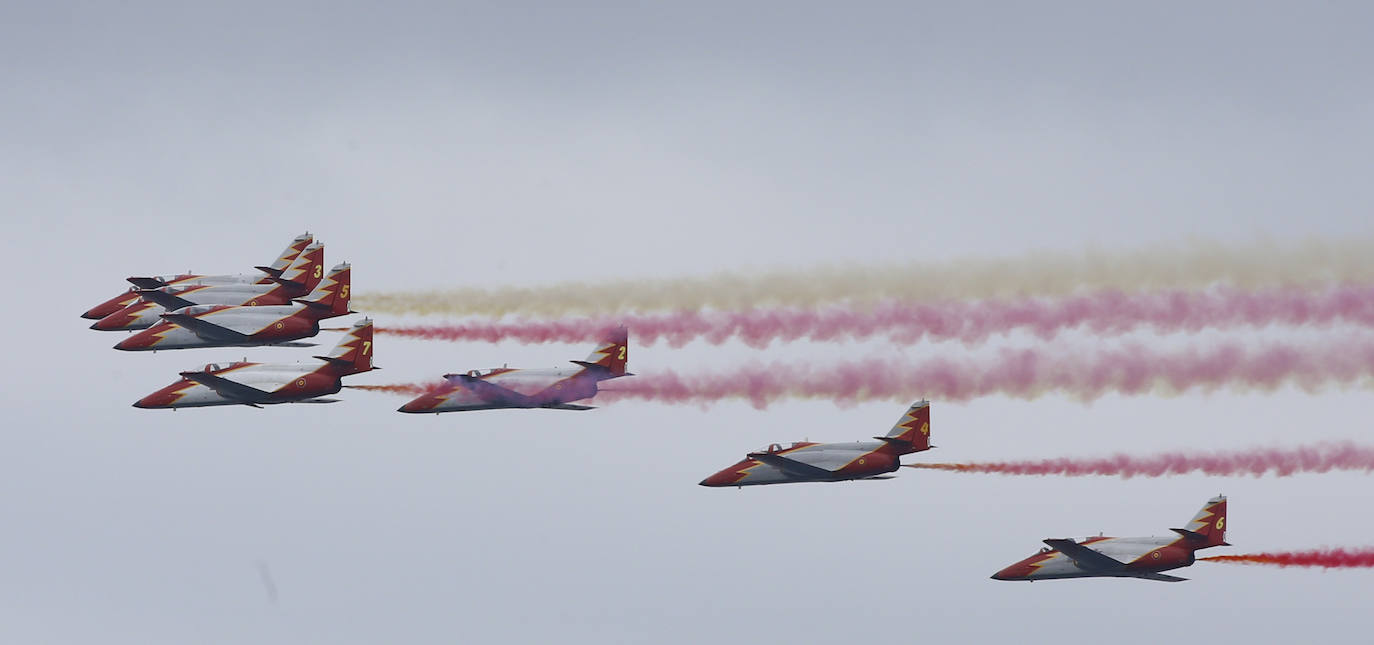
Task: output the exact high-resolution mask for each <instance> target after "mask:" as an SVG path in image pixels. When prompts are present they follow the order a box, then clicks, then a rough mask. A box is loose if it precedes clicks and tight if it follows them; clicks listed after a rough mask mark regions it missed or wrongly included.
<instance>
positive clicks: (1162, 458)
mask: <svg viewBox="0 0 1374 645" xmlns="http://www.w3.org/2000/svg"><path fill="white" fill-rule="evenodd" d="M907 467H908V468H925V469H930V470H950V471H954V472H961V473H993V474H998V475H1065V476H1069V477H1083V476H1088V475H1112V476H1116V477H1121V478H1124V479H1129V478H1131V477H1167V476H1169V475H1183V474H1187V473H1203V474H1206V475H1254V476H1256V477H1259V476H1260V475H1264V474H1267V473H1273V474H1274V475H1275V476H1278V477H1287V476H1289V475H1292V474H1295V473H1324V472H1328V471H1331V470H1362V471H1365V472H1369V471H1371V470H1374V447H1370V446H1357V445H1355V444H1352V443H1337V444H1324V445H1318V446H1312V447H1307V448H1288V449H1283V448H1264V449H1255V450H1240V451H1235V452H1216V453H1211V454H1197V453H1183V452H1170V453H1165V454H1162V455H1154V456H1150V457H1133V456H1131V455H1121V454H1118V455H1112V456H1111V457H1102V458H1097V459H1073V458H1060V459H1040V460H1031V461H1002V462H984V463H967V464H909V465H908V466H907Z"/></svg>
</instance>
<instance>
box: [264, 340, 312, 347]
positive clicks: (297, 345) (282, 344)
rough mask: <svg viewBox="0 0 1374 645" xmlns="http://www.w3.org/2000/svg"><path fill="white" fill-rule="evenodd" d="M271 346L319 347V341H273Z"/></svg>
mask: <svg viewBox="0 0 1374 645" xmlns="http://www.w3.org/2000/svg"><path fill="white" fill-rule="evenodd" d="M272 346H273V347H319V346H320V344H319V343H302V342H298V341H291V342H289V343H273V344H272Z"/></svg>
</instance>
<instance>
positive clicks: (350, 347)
mask: <svg viewBox="0 0 1374 645" xmlns="http://www.w3.org/2000/svg"><path fill="white" fill-rule="evenodd" d="M316 358H322V359H324V360H327V361H329V362H331V363H333V364H335V365H338V366H340V367H342V368H344V369H343V372H344V374H358V373H361V372H366V371H369V370H372V369H374V368H373V367H372V319H371V318H364V319H362V320H359V321H358V322H356V323H353V327H351V328H349V330H348V333H346V334H344V337H343V338H342V339H341V340H340V341H339V344H338V345H335V346H334V349H333V350H331V351H330V352H329V354H328V355H327V356H317V357H316Z"/></svg>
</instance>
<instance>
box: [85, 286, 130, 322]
mask: <svg viewBox="0 0 1374 645" xmlns="http://www.w3.org/2000/svg"><path fill="white" fill-rule="evenodd" d="M135 302H138V294H136V293H133V292H131V291H126V292H124V293H121V294H119V295H117V296H115V297H113V298H110V299H109V300H106V301H105V302H102V303H100V304H98V305H96V306H94V307H91V308H90V309H87V310H86V313H84V314H81V317H82V318H86V319H88V320H100V319H101V318H104V317H105V316H108V315H110V314H112V313H114V312H116V311H119V310H120V309H123V308H125V307H127V306H129V305H131V304H134V303H135Z"/></svg>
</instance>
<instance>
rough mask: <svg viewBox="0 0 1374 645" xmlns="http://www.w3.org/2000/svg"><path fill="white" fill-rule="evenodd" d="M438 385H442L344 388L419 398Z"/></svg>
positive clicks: (406, 384) (417, 384)
mask: <svg viewBox="0 0 1374 645" xmlns="http://www.w3.org/2000/svg"><path fill="white" fill-rule="evenodd" d="M440 385H442V383H396V384H392V385H345V386H344V387H349V388H353V389H355V390H368V391H369V392H386V393H388V394H405V395H408V396H420V395H421V394H424V393H425V392H428V391H430V390H432V389H434V388H436V387H439V386H440Z"/></svg>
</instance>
